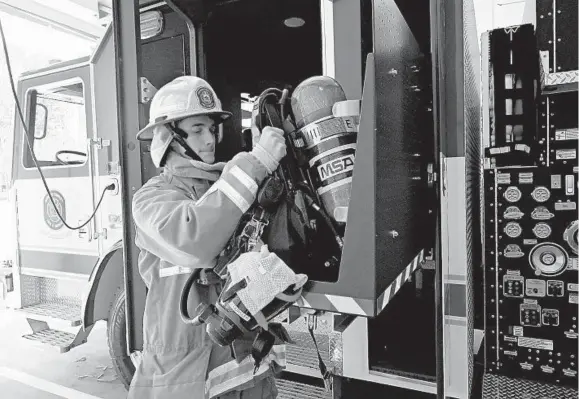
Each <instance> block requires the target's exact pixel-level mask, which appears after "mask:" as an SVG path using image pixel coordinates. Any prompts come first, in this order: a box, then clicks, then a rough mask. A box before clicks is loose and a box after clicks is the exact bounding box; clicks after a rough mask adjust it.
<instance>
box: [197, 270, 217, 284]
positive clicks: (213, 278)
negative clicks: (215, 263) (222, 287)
mask: <svg viewBox="0 0 579 399" xmlns="http://www.w3.org/2000/svg"><path fill="white" fill-rule="evenodd" d="M197 283H198V284H201V285H216V284H220V283H221V277H219V275H218V274H217V273H215V272H214V271H213V270H211V269H203V270H201V273H200V274H199V278H198V279H197Z"/></svg>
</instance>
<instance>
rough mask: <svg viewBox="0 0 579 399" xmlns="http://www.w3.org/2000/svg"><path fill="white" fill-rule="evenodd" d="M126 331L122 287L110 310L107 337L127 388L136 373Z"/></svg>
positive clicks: (116, 365)
mask: <svg viewBox="0 0 579 399" xmlns="http://www.w3.org/2000/svg"><path fill="white" fill-rule="evenodd" d="M126 332H127V314H126V311H125V290H124V289H120V290H119V291H118V292H117V294H116V296H115V300H114V302H113V305H112V306H111V309H110V310H109V320H108V324H107V338H108V342H109V354H110V356H111V360H112V361H113V367H114V368H115V371H116V373H117V376H118V377H119V379H120V380H121V382H122V383H123V385H124V386H125V388H126V389H129V386H130V385H131V380H132V379H133V374H135V366H134V365H133V362H132V360H131V357H130V356H129V354H128V350H127V335H126Z"/></svg>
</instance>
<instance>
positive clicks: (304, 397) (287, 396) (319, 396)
mask: <svg viewBox="0 0 579 399" xmlns="http://www.w3.org/2000/svg"><path fill="white" fill-rule="evenodd" d="M276 385H277V390H278V396H277V397H278V399H332V393H331V392H326V390H325V389H324V388H321V387H319V386H316V385H308V384H302V383H300V382H296V381H289V380H283V379H277V380H276Z"/></svg>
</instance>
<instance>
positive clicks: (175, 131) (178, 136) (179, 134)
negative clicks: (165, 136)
mask: <svg viewBox="0 0 579 399" xmlns="http://www.w3.org/2000/svg"><path fill="white" fill-rule="evenodd" d="M167 127H168V128H169V130H170V131H171V134H172V135H173V140H175V141H176V142H177V143H178V144H179V145H180V146H181V147H183V150H185V155H187V156H188V157H189V158H191V159H192V160H194V161H199V162H203V160H202V159H201V157H199V155H197V153H196V152H195V151H193V149H192V148H191V147H190V146H189V144H187V142H186V141H185V139H186V138H187V133H185V131H184V130H183V129H181V128H180V127H178V126H177V125H176V124H173V123H170V124H168V125H167Z"/></svg>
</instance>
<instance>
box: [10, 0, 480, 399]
mask: <svg viewBox="0 0 579 399" xmlns="http://www.w3.org/2000/svg"><path fill="white" fill-rule="evenodd" d="M477 40H478V39H477V34H476V26H475V21H474V6H473V2H472V0H464V1H456V2H448V1H443V0H424V1H422V0H420V1H395V0H374V1H371V0H359V1H358V0H356V1H343V0H319V1H317V0H292V1H287V0H246V1H242V0H233V1H232V0H213V1H207V0H190V1H184V0H172V1H168V0H167V1H163V2H158V1H150V0H140V1H138V2H129V1H120V0H113V1H112V20H111V22H110V24H109V25H108V26H107V28H106V32H105V34H104V35H103V36H102V38H101V39H100V42H99V44H98V46H97V47H96V49H95V50H94V52H93V54H92V55H91V56H90V57H88V58H83V59H78V60H74V61H71V62H65V63H60V64H56V65H52V66H50V67H48V68H44V69H40V70H35V71H30V72H28V73H25V74H23V75H22V76H20V78H19V80H18V87H17V92H18V99H19V101H20V103H21V104H22V112H23V117H24V120H25V124H26V126H27V128H28V129H27V131H26V130H25V129H24V126H23V124H22V122H21V120H20V118H19V116H18V115H16V121H15V132H14V134H15V136H14V137H15V140H14V152H13V168H12V179H11V182H12V184H11V189H10V199H11V203H12V204H13V206H14V214H15V215H16V216H15V218H16V220H14V221H13V223H15V225H16V226H17V232H18V243H17V244H18V245H17V256H16V263H15V266H14V285H15V289H16V291H17V293H18V295H17V301H16V302H17V303H15V304H13V306H14V307H15V308H17V309H18V312H20V313H22V314H23V315H24V316H25V317H26V318H27V320H28V322H29V324H30V327H31V333H30V334H28V335H25V336H24V337H23V338H24V339H27V340H29V341H34V342H37V343H42V344H45V345H48V346H50V347H53V348H56V349H57V350H59V351H61V352H66V351H69V350H74V347H76V346H78V345H81V344H83V343H85V342H86V340H87V337H88V336H89V334H90V332H91V329H92V328H93V326H94V325H95V323H96V322H97V321H99V320H107V321H108V338H109V349H110V354H111V357H112V359H113V363H114V366H115V369H116V371H117V373H118V375H119V377H120V379H121V380H122V381H123V383H124V384H125V385H127V386H128V384H129V383H130V380H131V377H132V373H133V372H134V365H133V362H132V359H131V357H134V356H133V355H134V354H136V353H138V351H139V350H140V348H141V346H142V341H141V340H142V314H143V308H144V303H145V301H144V298H145V296H146V290H145V287H144V285H143V283H142V280H141V278H140V276H139V273H138V269H137V257H138V250H137V248H136V247H135V245H134V231H135V230H134V226H133V224H132V221H131V209H130V207H131V199H132V196H133V194H134V193H135V191H136V190H137V189H138V188H139V187H140V186H141V185H142V184H143V183H144V182H146V181H147V180H148V179H149V178H150V177H152V176H154V175H156V174H157V173H158V172H159V170H157V169H156V168H155V167H154V166H153V164H152V163H151V160H150V157H149V154H148V151H149V148H147V145H146V144H144V143H139V142H138V141H137V140H136V139H135V134H136V132H137V131H138V130H139V128H141V127H143V126H144V125H145V124H146V122H147V119H148V114H147V110H148V104H149V102H150V100H151V98H152V96H153V95H154V93H155V91H156V90H157V89H158V88H160V87H161V86H163V85H164V84H165V83H167V82H169V81H171V80H172V79H174V78H175V77H177V76H182V75H197V76H200V77H203V78H204V79H206V80H207V81H209V82H211V85H212V86H213V87H214V88H215V90H216V92H217V93H218V95H219V97H220V99H221V101H222V103H223V108H224V109H225V110H229V111H231V112H232V113H233V118H231V122H227V123H226V124H225V125H224V130H225V132H224V141H223V143H222V144H221V145H220V146H219V147H218V149H217V158H218V159H220V160H225V159H229V158H231V157H232V155H234V154H235V153H236V152H238V151H239V150H240V149H241V148H242V147H243V140H242V131H243V129H244V128H247V127H249V118H250V112H251V109H252V99H254V98H255V96H257V95H259V93H261V91H263V90H264V89H266V88H269V87H278V88H283V87H284V86H285V85H289V86H292V87H295V86H296V85H297V84H298V83H300V82H301V81H303V80H304V79H306V78H308V77H310V76H315V75H327V76H331V77H334V78H335V79H336V80H337V81H338V82H339V83H340V84H341V85H342V87H343V88H344V90H345V92H346V95H347V97H348V99H361V104H362V110H361V123H360V127H359V132H358V142H357V151H356V160H355V168H354V177H353V189H352V198H351V203H350V209H349V213H348V222H347V230H346V236H345V246H344V255H343V258H342V263H341V265H340V267H339V269H337V270H334V271H329V273H328V275H327V276H324V275H320V276H317V275H316V278H314V279H312V280H313V281H312V282H311V283H310V284H309V286H308V292H307V293H306V294H305V295H304V301H303V302H302V305H303V307H304V308H310V309H311V310H312V311H311V312H310V314H309V315H308V316H307V317H302V316H300V313H299V311H298V312H296V311H295V310H296V309H295V308H291V309H290V310H289V311H287V312H285V313H284V315H283V317H281V320H283V321H284V323H285V325H286V327H287V329H288V331H289V332H290V335H291V337H292V339H293V340H294V341H295V342H296V343H295V344H292V345H288V365H287V369H286V372H285V373H284V374H283V375H282V377H281V378H280V379H279V381H278V387H279V391H280V396H279V397H280V398H298V397H299V398H301V397H303V398H306V397H308V398H330V397H332V398H340V397H344V398H348V397H353V395H356V396H358V397H381V395H386V394H387V393H389V394H398V395H399V396H395V397H409V398H410V397H421V398H422V397H425V398H426V397H434V396H436V397H439V398H443V397H449V398H468V397H469V395H471V393H473V392H475V391H476V389H477V388H476V381H477V380H478V378H477V374H478V372H479V371H480V370H478V368H477V367H476V364H475V363H476V362H475V354H476V353H477V352H478V349H479V347H480V342H481V339H482V321H481V320H478V319H476V318H475V310H474V307H475V300H474V297H475V295H480V292H478V291H477V292H475V284H474V283H473V279H474V278H475V277H476V274H477V273H482V272H481V271H480V270H479V269H480V262H481V261H480V259H481V247H480V242H479V240H478V239H477V235H478V234H477V230H478V229H479V228H480V216H479V211H478V209H477V208H478V205H477V204H478V200H479V197H478V196H479V188H480V183H479V180H480V179H479V178H480V174H481V168H480V157H481V155H480V145H479V143H480V137H481V133H480V124H479V108H480V107H479V104H480V100H479V99H480V87H479V82H480V60H479V55H480V53H479V47H478V45H477ZM449 49H453V51H449ZM31 149H32V151H34V154H35V155H36V158H37V160H38V162H37V163H38V166H40V167H41V169H42V173H43V175H44V177H43V178H41V176H40V174H39V171H38V169H37V168H36V166H35V164H34V161H33V159H32V157H31ZM348 167H349V165H342V164H336V165H328V166H327V170H326V171H325V172H327V173H336V171H339V168H348ZM47 187H48V189H49V190H50V196H49V195H48V194H47ZM55 208H56V210H57V211H58V212H56V211H55ZM57 213H59V214H60V216H62V217H63V218H64V220H66V222H67V224H69V225H70V226H71V227H77V226H79V225H80V224H83V223H84V222H85V221H89V222H88V223H87V224H86V225H84V226H83V227H81V228H78V229H74V230H71V229H69V228H67V226H65V225H64V223H63V221H62V220H61V218H60V217H59V215H58V214H57ZM479 286H480V285H479ZM481 291H482V288H481ZM479 299H480V298H479ZM479 302H480V301H479ZM479 312H480V310H479ZM475 322H476V323H475ZM310 329H311V330H312V331H313V333H314V336H315V337H316V340H317V343H318V346H319V350H320V354H321V358H322V359H323V360H324V362H325V363H326V364H327V366H328V367H329V370H330V372H331V375H332V377H333V378H332V380H331V382H332V383H331V389H330V390H327V389H324V383H323V381H322V379H321V374H320V370H319V361H318V355H317V351H316V349H315V347H314V343H313V341H312V338H311V337H310V334H309V330H310Z"/></svg>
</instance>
